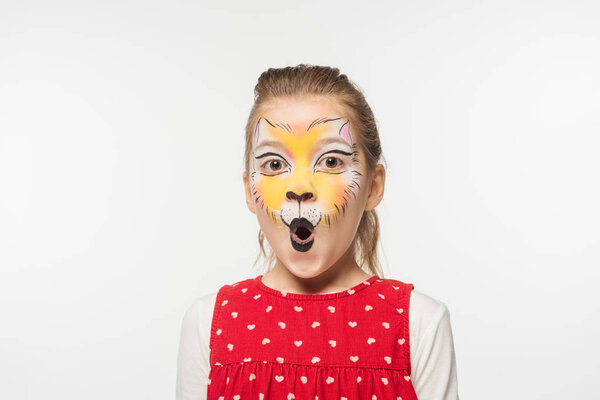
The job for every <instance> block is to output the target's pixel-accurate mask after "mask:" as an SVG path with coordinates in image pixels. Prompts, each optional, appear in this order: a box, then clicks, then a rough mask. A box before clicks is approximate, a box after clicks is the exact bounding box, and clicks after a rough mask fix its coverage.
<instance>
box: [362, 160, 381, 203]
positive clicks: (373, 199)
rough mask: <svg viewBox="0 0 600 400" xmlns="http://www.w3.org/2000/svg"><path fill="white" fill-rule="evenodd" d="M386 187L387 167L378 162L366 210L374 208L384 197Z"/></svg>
mask: <svg viewBox="0 0 600 400" xmlns="http://www.w3.org/2000/svg"><path fill="white" fill-rule="evenodd" d="M384 189H385V168H384V167H383V165H381V164H377V166H376V167H375V171H374V172H373V177H372V178H371V188H370V192H369V195H368V197H367V203H366V204H365V211H368V210H372V209H374V208H375V207H377V205H378V204H379V202H380V201H381V199H382V198H383V192H384Z"/></svg>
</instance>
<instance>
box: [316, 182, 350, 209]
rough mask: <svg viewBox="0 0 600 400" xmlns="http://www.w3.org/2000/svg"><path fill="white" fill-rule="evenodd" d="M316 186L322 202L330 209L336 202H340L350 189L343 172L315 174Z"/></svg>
mask: <svg viewBox="0 0 600 400" xmlns="http://www.w3.org/2000/svg"><path fill="white" fill-rule="evenodd" d="M315 175H316V176H315V187H316V188H317V192H318V196H319V199H320V201H319V202H320V203H321V204H323V205H324V206H325V208H326V209H330V208H332V207H333V205H334V204H339V203H340V202H341V201H342V200H343V198H344V194H345V191H346V190H347V189H348V184H347V183H346V181H345V179H344V177H343V174H338V175H332V174H329V175H328V174H315Z"/></svg>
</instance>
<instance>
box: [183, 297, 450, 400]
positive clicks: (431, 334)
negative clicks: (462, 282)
mask: <svg viewBox="0 0 600 400" xmlns="http://www.w3.org/2000/svg"><path fill="white" fill-rule="evenodd" d="M216 297H217V292H214V293H211V294H208V295H205V296H202V297H199V298H197V299H196V300H195V301H194V302H193V303H192V305H191V306H190V307H189V308H188V310H187V311H186V313H185V316H184V317H183V322H182V326H181V337H180V342H179V354H178V360H177V387H176V396H177V400H206V397H207V390H208V388H207V385H208V375H209V372H210V357H209V356H210V348H209V344H210V329H211V324H212V313H213V310H214V305H215V301H216ZM408 315H409V335H410V336H409V341H410V361H411V374H410V378H411V381H412V384H413V387H414V389H415V392H416V394H417V398H418V399H419V400H459V398H458V385H457V376H456V359H455V354H454V341H453V337H452V328H451V324H450V313H449V311H448V308H447V307H446V305H445V304H444V303H443V302H441V301H438V300H436V299H434V298H432V297H430V296H428V295H426V294H424V293H421V292H418V291H416V290H413V291H412V293H411V297H410V304H409V314H408Z"/></svg>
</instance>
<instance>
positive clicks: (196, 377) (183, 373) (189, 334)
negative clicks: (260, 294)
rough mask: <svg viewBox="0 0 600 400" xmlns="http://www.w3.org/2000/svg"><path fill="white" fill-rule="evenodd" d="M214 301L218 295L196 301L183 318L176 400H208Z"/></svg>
mask: <svg viewBox="0 0 600 400" xmlns="http://www.w3.org/2000/svg"><path fill="white" fill-rule="evenodd" d="M215 299H216V293H214V294H210V295H207V296H204V297H201V298H198V299H196V301H194V303H193V304H192V305H191V306H190V307H189V308H188V310H187V311H186V313H185V316H184V317H183V322H182V325H181V336H180V340H179V353H178V357H177V388H176V399H177V400H206V397H207V388H208V376H209V372H210V358H209V357H210V349H209V344H210V323H211V320H212V312H213V308H214V302H215Z"/></svg>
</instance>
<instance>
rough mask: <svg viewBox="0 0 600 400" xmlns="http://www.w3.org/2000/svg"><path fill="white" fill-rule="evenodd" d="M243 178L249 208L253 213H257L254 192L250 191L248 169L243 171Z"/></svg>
mask: <svg viewBox="0 0 600 400" xmlns="http://www.w3.org/2000/svg"><path fill="white" fill-rule="evenodd" d="M242 180H243V181H244V193H245V195H246V206H248V210H250V212H251V213H253V214H256V211H255V210H254V199H253V198H252V193H251V192H250V182H248V174H247V173H246V171H244V172H242Z"/></svg>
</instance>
